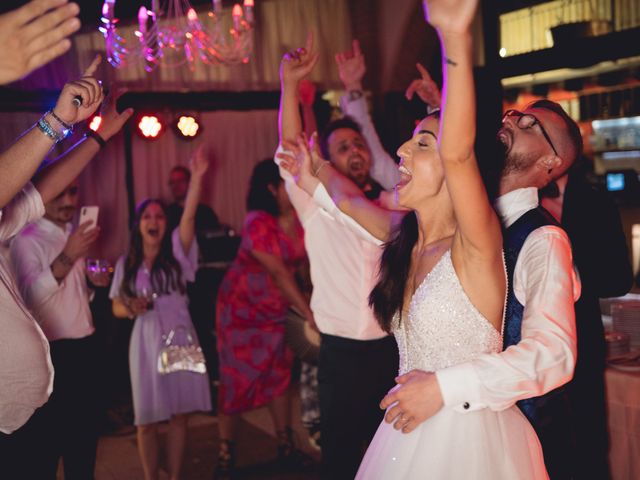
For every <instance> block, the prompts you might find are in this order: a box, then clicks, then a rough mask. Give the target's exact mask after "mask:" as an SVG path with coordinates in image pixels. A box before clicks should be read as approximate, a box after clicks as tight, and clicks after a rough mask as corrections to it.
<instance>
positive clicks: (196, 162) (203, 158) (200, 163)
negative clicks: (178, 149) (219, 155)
mask: <svg viewBox="0 0 640 480" xmlns="http://www.w3.org/2000/svg"><path fill="white" fill-rule="evenodd" d="M208 168H209V156H208V155H207V150H206V148H205V146H204V145H203V144H201V145H199V146H198V148H196V150H195V151H194V152H193V155H192V157H191V160H190V161H189V170H190V171H191V178H194V177H195V178H202V177H203V176H204V174H205V173H206V172H207V169H208Z"/></svg>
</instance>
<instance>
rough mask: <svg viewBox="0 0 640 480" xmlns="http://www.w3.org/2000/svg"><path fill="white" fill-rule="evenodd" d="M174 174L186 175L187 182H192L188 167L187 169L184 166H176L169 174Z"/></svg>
mask: <svg viewBox="0 0 640 480" xmlns="http://www.w3.org/2000/svg"><path fill="white" fill-rule="evenodd" d="M173 172H180V173H184V174H185V176H186V177H187V180H191V171H190V170H189V169H188V168H187V167H185V166H184V165H176V166H175V167H173V168H172V169H171V171H170V172H169V174H171V173H173Z"/></svg>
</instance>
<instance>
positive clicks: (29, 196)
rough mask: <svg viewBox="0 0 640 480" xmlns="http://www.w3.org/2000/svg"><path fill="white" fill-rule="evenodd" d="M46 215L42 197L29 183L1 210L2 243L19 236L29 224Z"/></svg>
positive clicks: (0, 239)
mask: <svg viewBox="0 0 640 480" xmlns="http://www.w3.org/2000/svg"><path fill="white" fill-rule="evenodd" d="M43 215H44V204H43V203H42V197H41V196H40V193H39V192H38V190H36V188H35V187H34V186H33V185H32V184H31V183H27V184H26V185H25V186H24V188H23V189H22V190H21V191H20V192H18V194H17V195H16V196H15V197H13V198H12V199H11V201H10V202H9V203H8V204H6V205H5V206H4V208H3V209H2V210H0V242H2V241H5V240H8V239H10V238H11V237H13V236H14V235H15V234H17V233H18V232H19V231H20V229H21V228H22V227H24V226H25V225H26V224H27V223H29V222H32V221H34V220H37V219H38V218H40V217H41V216H43Z"/></svg>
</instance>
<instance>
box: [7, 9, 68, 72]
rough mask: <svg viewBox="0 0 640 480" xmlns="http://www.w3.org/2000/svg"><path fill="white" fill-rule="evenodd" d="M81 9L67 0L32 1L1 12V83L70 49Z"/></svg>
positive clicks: (30, 70) (33, 68) (29, 70)
mask: <svg viewBox="0 0 640 480" xmlns="http://www.w3.org/2000/svg"><path fill="white" fill-rule="evenodd" d="M79 12H80V8H79V7H78V5H76V4H75V3H67V0H32V1H31V2H29V3H27V4H26V5H24V6H22V7H20V8H18V9H16V10H13V11H11V12H8V13H5V14H3V15H0V45H2V50H1V51H0V84H5V83H9V82H13V81H15V80H18V79H20V78H22V77H24V76H25V75H27V74H29V73H31V72H32V71H33V70H35V69H36V68H39V67H41V66H42V65H44V64H46V63H49V62H50V61H51V60H53V59H54V58H56V57H58V56H60V55H62V54H63V53H65V52H66V51H67V50H69V48H71V41H70V40H69V39H68V38H67V37H68V36H69V35H71V34H72V33H73V32H75V31H76V30H78V29H79V28H80V20H78V19H77V18H76V15H78V13H79Z"/></svg>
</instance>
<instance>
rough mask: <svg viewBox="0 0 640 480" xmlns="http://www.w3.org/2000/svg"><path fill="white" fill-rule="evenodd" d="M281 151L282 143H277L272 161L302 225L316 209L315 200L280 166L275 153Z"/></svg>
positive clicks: (282, 150)
mask: <svg viewBox="0 0 640 480" xmlns="http://www.w3.org/2000/svg"><path fill="white" fill-rule="evenodd" d="M282 152H284V149H283V148H282V145H278V149H277V150H276V154H275V155H274V157H273V161H274V162H276V165H278V169H279V170H280V177H281V178H282V179H283V180H284V186H285V189H286V190H287V194H289V200H290V201H291V205H293V208H294V209H295V211H296V213H297V214H298V218H299V219H300V223H302V226H304V225H305V223H306V222H307V221H308V220H309V219H310V218H311V217H312V216H313V214H314V213H316V212H317V211H318V206H317V205H316V204H315V202H314V201H313V199H312V198H311V196H310V195H309V194H308V193H307V192H305V191H304V190H303V189H301V188H300V187H298V185H296V182H295V181H294V180H293V177H292V176H291V174H290V173H289V172H287V171H286V170H285V169H284V168H282V167H281V166H280V159H278V157H277V155H278V154H279V153H282Z"/></svg>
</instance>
